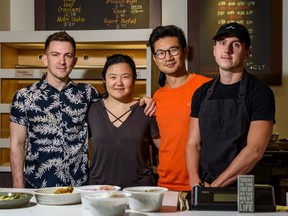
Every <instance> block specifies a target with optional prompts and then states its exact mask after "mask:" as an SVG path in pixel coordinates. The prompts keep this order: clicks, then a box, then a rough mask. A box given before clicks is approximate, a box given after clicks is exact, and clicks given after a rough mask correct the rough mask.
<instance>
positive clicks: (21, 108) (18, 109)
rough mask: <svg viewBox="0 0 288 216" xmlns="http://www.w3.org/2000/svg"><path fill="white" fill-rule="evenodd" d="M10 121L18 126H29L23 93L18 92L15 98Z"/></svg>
mask: <svg viewBox="0 0 288 216" xmlns="http://www.w3.org/2000/svg"><path fill="white" fill-rule="evenodd" d="M9 120H10V121H11V122H14V123H16V124H20V125H24V126H27V122H28V121H27V115H26V108H25V97H24V96H23V95H22V93H21V91H17V92H16V94H15V95H14V97H13V100H12V104H11V109H10V118H9Z"/></svg>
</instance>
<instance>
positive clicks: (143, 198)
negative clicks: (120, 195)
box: [123, 186, 168, 212]
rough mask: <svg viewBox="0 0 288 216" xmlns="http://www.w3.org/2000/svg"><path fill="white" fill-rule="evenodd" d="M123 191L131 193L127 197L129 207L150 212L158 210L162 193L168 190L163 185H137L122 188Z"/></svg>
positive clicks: (160, 205)
mask: <svg viewBox="0 0 288 216" xmlns="http://www.w3.org/2000/svg"><path fill="white" fill-rule="evenodd" d="M123 191H124V192H127V193H130V194H131V196H130V197H128V203H129V207H130V209H132V210H135V211H143V212H152V211H159V210H160V208H161V207H162V201H163V197H164V193H165V192H166V191H168V189H167V188H164V187H153V186H138V187H127V188H124V189H123Z"/></svg>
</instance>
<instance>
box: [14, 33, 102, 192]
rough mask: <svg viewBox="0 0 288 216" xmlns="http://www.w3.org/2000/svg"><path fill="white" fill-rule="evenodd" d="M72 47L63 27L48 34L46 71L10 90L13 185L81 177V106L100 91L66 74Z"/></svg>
mask: <svg viewBox="0 0 288 216" xmlns="http://www.w3.org/2000/svg"><path fill="white" fill-rule="evenodd" d="M75 52H76V44H75V41H74V39H73V38H72V37H71V36H69V35H68V34H67V33H66V32H56V33H54V34H52V35H50V36H49V37H48V38H47V40H46V42H45V55H43V62H44V63H45V65H46V66H47V69H48V71H47V73H46V74H44V76H43V77H42V79H41V80H40V81H38V82H36V83H34V84H33V85H31V86H28V87H26V88H23V89H21V90H19V91H17V93H16V94H15V96H14V99H13V103H12V107H11V116H10V137H11V150H10V151H11V152H10V161H11V169H12V177H13V187H20V188H21V187H24V186H25V184H26V187H34V188H41V187H51V186H65V185H73V186H80V185H82V184H85V183H86V182H87V173H88V137H87V123H86V112H87V109H88V108H89V105H90V104H91V103H92V102H93V101H96V100H97V99H98V98H99V97H100V94H99V93H98V92H97V90H96V89H95V88H93V87H92V86H91V85H89V84H83V83H78V84H76V83H74V82H73V81H72V80H70V78H69V74H70V73H71V71H72V69H73V68H74V66H75V64H76V62H77V58H76V56H75ZM26 141H27V146H26V145H25V144H26ZM25 147H26V155H25V151H24V149H25ZM25 156H26V158H25V180H24V174H23V170H24V157H25Z"/></svg>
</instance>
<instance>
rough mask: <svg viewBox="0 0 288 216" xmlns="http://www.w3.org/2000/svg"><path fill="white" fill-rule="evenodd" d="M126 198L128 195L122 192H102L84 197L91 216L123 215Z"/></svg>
mask: <svg viewBox="0 0 288 216" xmlns="http://www.w3.org/2000/svg"><path fill="white" fill-rule="evenodd" d="M128 196H130V194H128V193H124V192H123V191H102V192H98V193H95V194H92V195H86V196H85V197H86V199H87V200H88V202H89V209H90V211H91V213H92V215H93V216H103V215H109V216H122V215H124V214H125V209H126V207H127V202H128V200H127V197H128Z"/></svg>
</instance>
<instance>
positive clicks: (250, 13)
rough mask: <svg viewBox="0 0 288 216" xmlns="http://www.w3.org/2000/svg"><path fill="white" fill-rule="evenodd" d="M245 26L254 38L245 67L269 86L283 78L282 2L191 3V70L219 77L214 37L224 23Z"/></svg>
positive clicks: (208, 0) (220, 0)
mask: <svg viewBox="0 0 288 216" xmlns="http://www.w3.org/2000/svg"><path fill="white" fill-rule="evenodd" d="M231 22H237V23H240V24H242V25H244V26H245V27H246V28H247V29H248V31H249V34H250V37H251V50H252V54H251V57H250V58H249V59H248V61H247V63H246V65H245V68H246V69H247V70H248V71H249V72H250V73H253V74H254V75H256V76H258V77H259V78H260V79H262V80H263V81H264V82H266V83H267V84H271V85H280V84H281V78H282V0H277V1H275V0H188V44H189V46H190V49H191V50H192V52H193V53H192V54H191V56H190V59H189V64H188V65H189V70H192V71H195V72H198V73H201V74H203V75H207V76H212V77H214V76H217V75H218V66H217V64H216V62H215V60H214V56H213V45H214V43H215V42H214V41H213V39H212V38H213V36H214V35H215V34H216V32H217V30H218V29H219V28H220V26H222V25H223V24H227V23H231Z"/></svg>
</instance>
